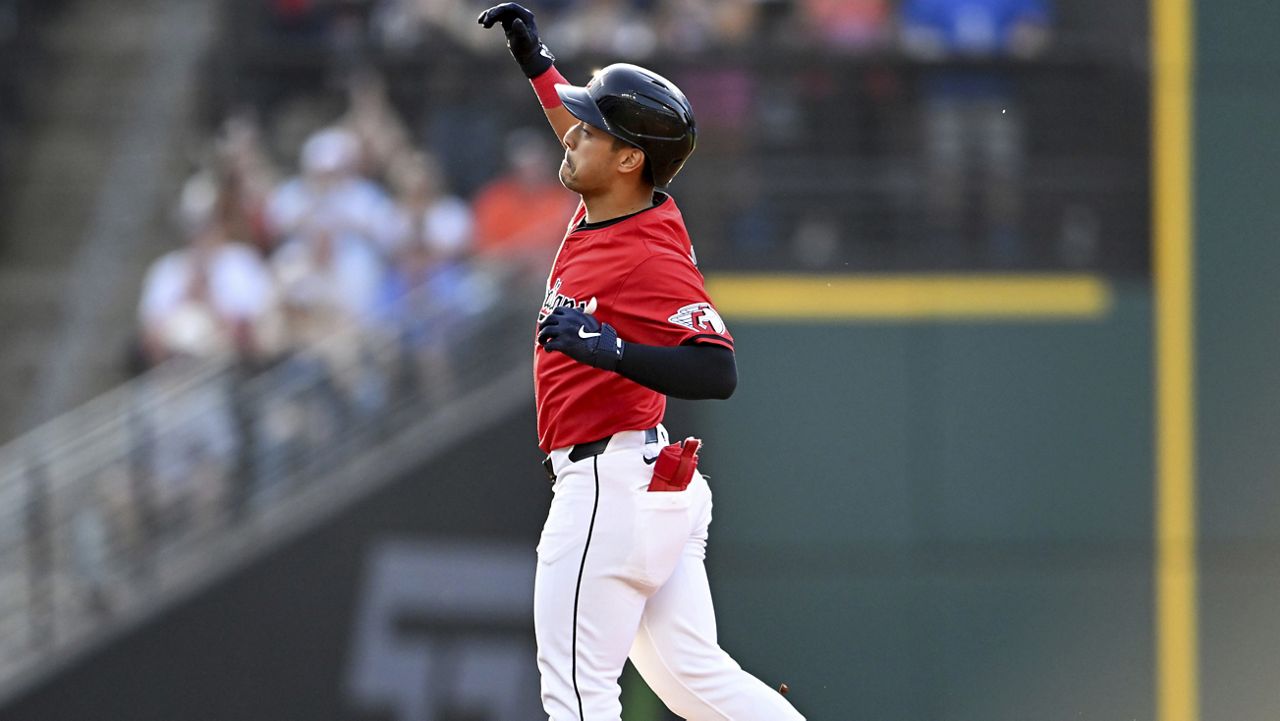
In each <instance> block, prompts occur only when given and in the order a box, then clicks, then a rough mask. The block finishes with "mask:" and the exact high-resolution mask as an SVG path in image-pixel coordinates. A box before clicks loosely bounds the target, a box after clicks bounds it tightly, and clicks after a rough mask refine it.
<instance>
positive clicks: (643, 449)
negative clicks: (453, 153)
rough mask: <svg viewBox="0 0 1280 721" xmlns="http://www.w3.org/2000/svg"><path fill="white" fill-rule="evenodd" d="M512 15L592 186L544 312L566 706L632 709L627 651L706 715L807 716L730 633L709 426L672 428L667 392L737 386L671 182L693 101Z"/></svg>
mask: <svg viewBox="0 0 1280 721" xmlns="http://www.w3.org/2000/svg"><path fill="white" fill-rule="evenodd" d="M479 22H480V24H482V25H483V26H484V27H486V28H491V27H493V25H494V24H501V26H502V29H503V31H504V32H505V33H506V37H507V46H508V48H510V50H511V54H512V55H513V56H514V57H515V59H516V61H517V62H518V63H519V64H520V67H521V69H523V70H524V73H525V75H526V76H528V77H529V79H530V80H531V82H532V84H533V88H534V91H535V93H536V94H537V97H538V99H539V101H540V102H541V104H542V107H543V109H544V111H545V112H546V115H547V119H548V120H549V121H550V122H551V127H552V128H553V129H554V130H555V133H556V135H557V136H558V137H559V138H560V139H561V142H562V143H563V145H564V148H565V154H564V160H563V161H562V162H561V164H560V181H561V182H562V183H563V184H564V185H565V187H567V188H569V189H570V190H572V191H574V192H576V193H578V194H579V195H580V196H581V197H582V202H581V203H579V205H578V208H577V211H576V212H575V213H574V215H573V217H572V219H571V220H570V222H569V226H568V229H567V231H566V233H565V237H564V240H563V241H562V242H561V245H560V250H559V252H558V253H557V256H556V259H555V262H554V263H553V265H552V268H551V273H550V275H548V277H547V286H546V296H545V298H544V300H543V303H542V308H541V310H540V311H539V313H538V324H537V332H536V346H535V349H534V357H535V361H534V375H535V378H534V381H535V382H534V386H535V395H536V401H537V411H538V436H539V438H538V443H539V446H540V447H541V448H542V450H543V451H545V452H547V453H548V454H549V456H548V459H547V466H548V472H549V473H550V474H551V475H552V477H553V479H554V485H553V487H552V489H553V492H554V499H553V500H552V503H551V510H550V512H549V514H548V516H547V521H546V525H545V526H544V528H543V531H542V538H541V540H540V542H539V544H538V568H537V576H536V581H535V584H534V628H535V632H536V636H537V642H538V668H539V670H540V672H541V674H542V702H543V707H544V709H545V710H546V712H547V714H548V716H549V717H550V719H551V721H572V720H574V719H576V720H578V721H619V719H620V718H621V713H622V706H621V703H620V701H619V687H618V677H619V675H620V674H621V673H622V668H623V664H624V663H625V661H626V659H627V658H628V657H630V658H631V661H632V663H634V664H635V667H636V669H637V670H639V672H640V674H641V675H642V676H643V677H644V679H645V681H647V682H648V684H649V686H650V688H652V689H653V690H654V692H655V693H657V694H658V696H659V697H660V698H661V699H662V700H663V702H664V703H666V704H667V706H668V707H670V708H671V710H672V711H674V712H675V713H677V714H679V715H680V716H682V717H684V718H687V719H692V720H694V721H711V720H712V719H716V720H720V719H728V720H730V721H791V720H794V719H803V717H802V716H801V715H800V714H799V713H797V712H796V710H795V709H794V708H792V707H791V705H790V704H789V703H787V701H786V699H784V698H783V696H782V695H780V694H779V693H777V692H776V691H774V690H772V689H770V688H769V687H767V686H765V685H764V684H763V683H761V682H760V681H759V680H757V679H756V678H755V677H753V676H751V675H750V674H748V673H746V672H745V671H743V670H742V669H741V668H740V667H739V666H738V664H737V663H735V662H734V660H733V659H732V658H730V657H729V655H728V654H727V653H725V652H724V651H723V650H721V648H720V646H719V645H718V643H717V641H716V625H715V615H714V611H713V609H712V603H711V592H710V589H709V587H708V584H707V574H706V569H705V568H704V565H703V559H704V556H705V548H706V542H707V527H708V525H709V524H710V522H711V490H710V488H709V487H708V486H707V482H706V479H705V478H703V477H702V475H701V474H699V473H698V472H697V471H696V469H695V466H696V450H697V441H696V440H693V439H690V441H689V442H687V443H677V444H671V443H669V439H668V438H667V433H666V430H665V429H664V428H663V426H662V424H661V421H662V415H663V411H664V410H665V408H666V399H667V396H675V397H677V398H688V399H702V398H728V397H729V396H730V395H731V394H732V393H733V390H734V387H735V386H736V384H737V369H736V366H735V362H734V355H733V337H732V336H731V335H730V334H729V331H728V330H727V329H726V328H725V324H724V321H722V320H721V318H720V316H719V315H718V314H717V313H716V311H715V308H714V307H713V306H712V304H711V301H710V299H709V298H708V297H707V293H706V290H705V289H704V287H703V281H702V276H701V274H700V273H699V272H698V269H697V266H696V261H695V259H694V253H693V248H692V246H691V244H690V240H689V234H688V232H687V231H686V230H685V226H684V221H683V219H682V218H681V216H680V211H679V210H678V209H677V208H676V203H675V200H674V199H673V198H672V197H671V196H670V195H668V194H666V193H665V192H662V190H659V189H661V188H665V187H666V186H667V184H668V183H670V182H671V179H672V178H674V177H675V175H676V173H678V172H679V171H680V168H681V166H683V165H684V162H685V160H686V159H687V158H688V157H689V154H690V153H692V152H693V148H694V142H695V135H696V130H695V126H694V119H693V111H692V109H691V108H690V106H689V101H688V100H687V99H686V98H685V96H684V94H683V93H681V92H680V90H679V88H677V87H676V86H675V85H673V84H672V83H671V82H670V81H668V80H667V79H665V78H663V77H661V76H659V75H658V74H656V73H653V72H650V71H648V70H645V69H643V68H640V67H636V66H634V65H627V64H616V65H610V66H608V67H606V68H604V69H603V70H601V71H599V72H598V73H597V74H596V75H595V77H594V78H593V79H592V80H591V82H590V83H588V84H587V85H586V87H576V86H573V85H570V84H568V83H567V82H566V81H565V79H564V77H563V76H561V75H560V73H559V72H558V71H557V70H556V69H555V66H554V62H555V58H554V57H553V56H552V54H551V53H550V52H549V51H548V50H547V48H546V46H545V45H544V44H543V43H542V42H541V41H540V40H539V39H538V32H537V26H536V25H535V23H534V17H533V13H531V12H529V11H528V10H527V9H525V8H523V7H521V6H520V5H517V4H515V3H503V4H501V5H498V6H496V7H493V8H490V9H489V10H486V11H485V12H483V13H482V14H481V15H480V18H479Z"/></svg>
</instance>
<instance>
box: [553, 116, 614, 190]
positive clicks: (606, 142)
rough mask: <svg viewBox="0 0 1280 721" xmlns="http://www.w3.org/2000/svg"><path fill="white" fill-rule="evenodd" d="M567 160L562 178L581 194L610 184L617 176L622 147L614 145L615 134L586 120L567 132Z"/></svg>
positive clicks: (565, 184)
mask: <svg viewBox="0 0 1280 721" xmlns="http://www.w3.org/2000/svg"><path fill="white" fill-rule="evenodd" d="M564 147H565V151H564V160H563V161H561V163H560V182H561V183H563V184H564V187H566V188H568V189H569V190H572V191H573V192H575V193H579V194H584V195H586V194H591V193H593V192H596V191H599V190H602V189H604V188H607V187H608V186H609V184H610V183H613V182H614V180H615V179H616V178H617V166H618V159H619V155H620V154H621V153H622V152H623V151H622V150H615V149H614V142H613V136H611V135H609V134H608V133H606V132H604V131H603V130H601V129H599V128H595V127H592V126H590V125H587V124H586V123H578V124H577V125H575V126H573V127H572V128H569V132H567V133H565V134H564Z"/></svg>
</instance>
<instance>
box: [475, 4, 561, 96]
mask: <svg viewBox="0 0 1280 721" xmlns="http://www.w3.org/2000/svg"><path fill="white" fill-rule="evenodd" d="M476 22H478V23H480V24H481V25H483V26H485V28H486V29H488V28H491V27H493V24H494V23H502V31H503V32H504V33H506V34H507V49H508V50H510V51H511V57H513V58H515V59H516V62H517V63H520V69H521V70H523V71H524V74H525V77H527V78H529V79H530V80H532V79H533V78H536V77H538V76H539V75H541V74H543V73H545V72H547V69H548V68H550V67H551V65H552V63H554V62H555V61H556V56H554V55H552V54H551V51H550V50H548V49H547V46H546V45H543V44H542V41H541V40H539V39H538V25H537V23H535V22H534V21H533V13H532V12H529V11H528V10H527V9H525V8H524V6H522V5H520V4H518V3H502V4H501V5H494V6H493V7H491V8H489V9H488V10H485V11H484V12H482V13H480V17H478V18H476Z"/></svg>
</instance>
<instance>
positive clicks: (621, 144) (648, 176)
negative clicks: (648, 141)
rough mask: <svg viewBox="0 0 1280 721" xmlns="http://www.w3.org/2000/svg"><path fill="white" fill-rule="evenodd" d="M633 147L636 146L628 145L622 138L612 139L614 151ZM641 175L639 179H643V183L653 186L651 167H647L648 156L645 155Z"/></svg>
mask: <svg viewBox="0 0 1280 721" xmlns="http://www.w3.org/2000/svg"><path fill="white" fill-rule="evenodd" d="M635 147H636V146H634V145H632V144H631V143H628V142H627V141H625V140H623V139H622V138H619V137H616V136H614V138H613V149H614V150H622V149H623V148H635ZM636 150H640V149H639V148H636ZM641 152H643V151H641ZM641 173H642V176H641V177H642V178H643V179H644V182H646V183H648V184H649V185H653V167H652V166H651V165H649V156H648V155H645V156H644V169H643V170H642V171H641Z"/></svg>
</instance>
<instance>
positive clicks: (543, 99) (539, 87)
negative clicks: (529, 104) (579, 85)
mask: <svg viewBox="0 0 1280 721" xmlns="http://www.w3.org/2000/svg"><path fill="white" fill-rule="evenodd" d="M529 82H530V83H532V84H533V92H535V93H537V94H538V102H539V103H542V107H543V108H544V109H546V110H550V109H552V108H558V107H560V106H561V105H564V103H563V102H561V101H560V95H559V94H557V93H556V83H564V84H566V85H567V84H569V81H568V80H565V79H564V76H563V75H561V74H560V71H559V70H556V66H554V65H552V66H551V67H549V68H547V71H546V72H545V73H542V74H541V75H539V76H538V77H536V78H533V79H532V80H530V81H529Z"/></svg>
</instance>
